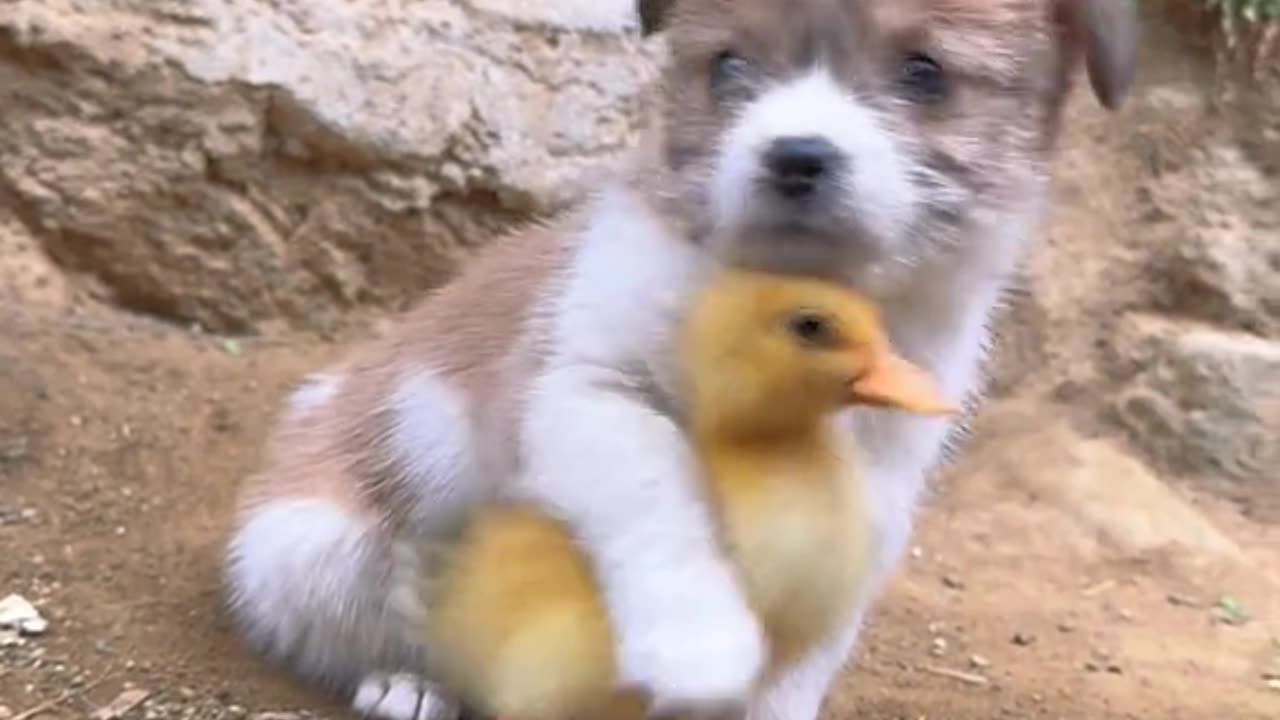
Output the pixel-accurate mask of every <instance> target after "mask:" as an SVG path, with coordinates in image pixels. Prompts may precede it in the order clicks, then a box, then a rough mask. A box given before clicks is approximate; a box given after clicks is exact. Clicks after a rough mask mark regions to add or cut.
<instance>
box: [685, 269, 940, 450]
mask: <svg viewBox="0 0 1280 720" xmlns="http://www.w3.org/2000/svg"><path fill="white" fill-rule="evenodd" d="M683 340H684V361H685V377H686V381H687V383H688V385H689V390H690V392H691V403H692V406H691V412H692V413H693V414H694V416H695V422H698V418H701V421H702V422H704V423H705V422H713V423H715V422H718V423H733V424H737V425H744V424H746V425H752V424H759V425H760V426H761V427H763V426H774V425H779V424H785V423H804V422H806V421H812V420H817V419H820V418H821V417H822V416H824V415H826V414H829V413H831V412H834V411H836V410H839V409H841V408H845V407H850V406H856V405H865V406H874V407H880V408H891V409H896V410H901V411H905V412H911V413H917V414H926V415H940V414H950V413H952V412H954V409H953V408H952V407H951V406H950V405H949V404H948V403H947V402H946V401H945V400H944V399H943V397H942V395H941V392H940V391H939V389H938V388H937V387H936V386H935V384H934V382H933V380H932V379H931V378H930V377H929V376H928V374H926V373H925V372H924V371H923V370H920V369H919V368H917V367H916V366H914V365H912V364H911V363H910V362H909V361H907V360H906V359H904V358H902V357H901V356H899V355H898V354H896V353H895V352H894V351H893V349H892V348H891V347H890V344H889V340H888V338H887V336H886V334H885V332H884V329H883V327H882V326H881V323H880V318H879V314H878V313H877V311H876V308H875V306H874V305H873V304H872V303H871V302H870V301H868V300H867V299H865V298H863V297H861V296H859V295H858V294H856V293H854V292H851V291H849V290H848V289H846V288H843V287H841V286H838V285H835V284H831V283H827V282H824V281H818V280H813V279H809V278H800V277H793V276H782V275H768V274H762V273H755V272H747V271H736V270H735V271H728V272H724V273H722V274H721V275H720V276H719V277H718V278H716V279H714V280H713V281H712V282H711V283H710V284H709V285H708V286H707V287H706V288H704V290H703V293H702V295H701V297H700V298H698V299H697V300H695V302H694V303H693V306H692V308H691V310H690V315H689V316H688V318H687V321H686V324H685V327H684V336H683Z"/></svg>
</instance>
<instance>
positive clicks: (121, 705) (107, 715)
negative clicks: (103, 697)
mask: <svg viewBox="0 0 1280 720" xmlns="http://www.w3.org/2000/svg"><path fill="white" fill-rule="evenodd" d="M150 696H151V691H150V690H143V689H141V688H132V689H129V690H125V691H124V692H122V693H120V694H119V695H117V696H116V699H115V700H112V701H111V702H109V703H107V704H106V705H104V706H102V707H100V708H98V709H97V710H94V711H93V714H92V715H90V716H89V717H90V718H91V719H92V720H119V718H121V717H124V715H125V714H127V713H128V712H129V711H130V710H133V709H134V708H136V707H138V706H139V705H141V704H142V703H143V702H144V701H145V700H146V699H147V698H148V697H150Z"/></svg>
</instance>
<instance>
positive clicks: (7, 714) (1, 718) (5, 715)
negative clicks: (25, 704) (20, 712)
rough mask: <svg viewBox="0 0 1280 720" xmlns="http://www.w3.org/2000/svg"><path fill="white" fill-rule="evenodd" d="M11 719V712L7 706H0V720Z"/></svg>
mask: <svg viewBox="0 0 1280 720" xmlns="http://www.w3.org/2000/svg"><path fill="white" fill-rule="evenodd" d="M11 717H13V711H12V710H10V709H9V707H8V706H7V705H0V720H9V718H11Z"/></svg>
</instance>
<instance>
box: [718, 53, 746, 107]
mask: <svg viewBox="0 0 1280 720" xmlns="http://www.w3.org/2000/svg"><path fill="white" fill-rule="evenodd" d="M750 87H751V63H749V62H747V60H746V59H745V58H743V57H742V56H741V55H738V54H737V53H735V52H734V51H732V50H721V51H720V52H718V53H716V56H715V58H714V59H713V60H712V61H711V91H712V92H713V93H715V95H716V97H717V99H721V100H726V99H734V98H737V97H740V96H742V95H743V94H745V93H747V92H748V91H749V90H750Z"/></svg>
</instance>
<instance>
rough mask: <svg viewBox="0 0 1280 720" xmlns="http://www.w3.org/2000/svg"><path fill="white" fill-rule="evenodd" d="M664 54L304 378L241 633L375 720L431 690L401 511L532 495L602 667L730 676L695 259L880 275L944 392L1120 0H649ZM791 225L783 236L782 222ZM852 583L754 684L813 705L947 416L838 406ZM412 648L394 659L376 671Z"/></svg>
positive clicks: (976, 343)
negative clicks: (608, 132) (557, 215)
mask: <svg viewBox="0 0 1280 720" xmlns="http://www.w3.org/2000/svg"><path fill="white" fill-rule="evenodd" d="M638 10H639V12H640V15H641V17H642V19H643V25H644V28H645V30H646V31H647V32H652V31H654V30H657V29H659V28H664V29H665V30H666V31H667V33H668V39H669V44H670V57H669V60H668V66H667V69H666V72H665V75H664V80H665V82H664V83H663V89H662V96H661V98H660V100H661V103H660V105H661V110H660V113H659V114H660V118H659V120H658V121H657V122H656V123H654V125H653V127H652V128H651V133H650V134H649V135H648V136H647V137H646V139H645V141H644V143H643V144H642V146H641V147H640V149H639V151H638V152H637V157H636V159H635V162H634V163H632V164H631V165H630V166H629V167H627V168H626V169H625V171H623V172H621V173H619V175H618V177H617V179H616V180H615V181H614V182H612V183H611V184H609V185H608V186H607V187H604V188H603V189H602V190H601V191H600V192H599V193H598V194H597V196H596V197H594V198H592V199H591V200H590V202H588V203H586V204H585V205H584V206H583V207H582V208H581V209H580V210H579V211H578V212H576V213H574V214H572V215H569V216H566V217H565V218H564V219H563V220H561V221H560V222H558V223H556V224H554V225H551V226H548V227H540V228H536V229H531V230H529V231H527V232H523V233H520V234H517V235H515V236H513V237H510V238H506V239H504V240H500V241H496V242H495V243H494V244H493V245H492V246H491V247H490V248H489V249H488V250H487V251H486V252H485V253H484V255H483V256H482V257H481V258H480V259H478V260H477V261H475V262H474V263H472V264H470V265H469V266H468V267H467V268H466V270H465V271H464V272H463V274H462V275H461V276H459V277H458V278H457V279H456V280H455V281H454V282H452V283H451V284H449V285H448V286H446V287H444V288H443V289H441V290H440V291H438V292H437V293H435V294H434V295H433V296H432V297H431V298H429V299H428V300H427V301H426V302H425V303H424V304H423V305H421V306H420V307H419V308H418V309H416V310H415V311H413V312H412V313H410V314H409V315H408V317H406V318H405V319H404V320H403V322H402V323H401V324H400V325H399V327H398V328H397V329H396V330H395V331H394V332H393V333H391V334H390V335H389V336H387V337H385V338H383V339H379V340H376V341H372V342H370V343H368V344H366V345H365V346H363V347H359V348H356V349H355V350H354V351H353V353H352V355H351V356H350V357H349V358H348V359H347V360H346V361H345V362H343V363H341V364H338V365H335V366H334V367H332V368H330V369H328V370H327V371H325V372H323V373H319V374H316V375H314V376H312V377H310V378H308V379H307V381H306V382H305V383H304V384H303V386H302V387H301V388H300V389H298V390H297V391H296V393H295V394H294V395H293V396H292V398H291V399H290V401H289V404H288V407H287V409H286V412H285V413H284V415H283V417H282V419H281V421H280V425H279V427H278V428H277V430H276V432H275V433H274V435H273V436H272V437H271V438H270V439H269V442H268V453H267V459H266V462H265V465H264V466H263V468H262V469H261V471H260V472H259V473H257V474H256V475H255V476H254V477H253V478H251V480H250V481H249V483H248V485H247V487H246V490H245V495H244V501H243V504H242V507H241V512H240V515H239V518H238V522H237V525H236V528H235V533H234V537H233V538H232V540H231V543H230V546H229V549H228V559H227V566H226V584H227V589H228V594H229V599H230V606H231V609H232V612H233V615H234V617H235V618H236V620H237V623H238V625H239V627H240V628H241V630H242V632H243V633H244V635H245V636H246V637H247V638H248V640H249V641H250V642H251V643H252V644H253V645H254V646H256V647H257V648H258V649H260V650H261V651H262V652H263V653H265V654H266V655H268V656H269V657H271V658H274V659H276V660H277V661H280V662H283V663H286V664H288V665H289V666H291V667H292V669H293V670H295V671H296V672H298V673H300V674H302V675H304V676H307V677H309V678H312V679H314V680H317V681H321V682H324V683H327V684H330V685H333V686H337V687H341V688H344V689H346V690H347V691H349V692H354V702H355V704H356V706H357V708H358V709H360V710H362V711H364V712H367V713H371V714H374V715H378V716H383V717H387V718H393V719H394V720H401V719H410V718H415V717H426V716H429V715H433V714H437V713H439V714H449V713H452V712H454V711H455V708H453V707H452V705H451V703H450V702H449V699H448V698H445V697H443V696H442V695H440V694H439V693H436V692H434V691H431V690H429V689H428V685H427V684H426V683H425V682H423V681H422V680H421V679H420V678H418V677H416V676H415V675H413V673H414V672H415V671H416V669H417V668H420V667H421V665H422V661H423V657H424V654H425V653H426V652H427V649H425V648H422V647H420V646H419V645H417V644H416V641H415V638H417V637H418V635H417V634H416V633H414V632H412V631H410V630H409V629H408V627H407V620H406V619H405V616H404V615H403V613H402V612H401V610H400V609H399V605H398V600H397V598H396V597H395V595H396V590H397V589H398V588H404V587H409V586H411V584H410V583H406V582H405V581H404V580H403V579H402V578H398V577H397V576H396V573H397V568H403V567H408V566H409V565H408V564H406V563H398V562H397V561H396V559H395V556H396V554H397V553H396V552H395V551H394V548H396V547H399V546H400V544H399V543H398V542H397V541H398V540H402V539H408V538H416V537H423V536H426V537H430V536H433V535H437V536H438V535H446V534H448V533H449V532H450V531H451V529H452V528H453V527H454V525H455V524H456V522H457V521H458V519H459V517H460V516H461V514H462V512H463V511H464V510H465V509H466V508H467V507H469V506H471V505H472V504H473V503H477V502H482V501H485V500H488V499H493V498H501V497H518V498H524V499H532V500H534V501H537V502H538V503H540V504H541V505H542V506H543V507H545V508H547V509H549V510H551V511H552V512H555V513H556V514H558V515H559V516H560V517H562V518H563V519H564V520H565V521H566V522H567V523H568V524H569V525H570V526H571V527H572V528H573V529H574V531H575V533H576V534H577V537H578V538H579V540H580V542H581V544H582V546H583V548H584V549H585V551H586V552H587V554H588V555H589V556H590V558H591V559H592V561H593V564H594V567H595V569H596V573H597V576H598V581H599V583H600V585H601V589H602V592H603V595H604V597H605V603H606V605H607V607H608V610H609V613H610V617H611V620H612V622H613V625H614V630H615V635H616V637H617V638H618V641H619V648H618V656H619V663H620V669H621V673H622V675H623V678H624V680H625V681H626V682H627V683H628V684H629V685H632V686H635V687H638V688H641V689H644V690H647V691H649V692H651V693H652V694H653V696H654V697H655V699H656V701H657V707H658V709H660V710H661V709H664V708H665V709H680V710H700V709H706V708H714V707H719V706H721V705H722V704H725V703H734V702H736V701H741V700H742V699H744V698H745V697H746V696H747V693H748V689H749V688H750V687H751V685H752V683H753V681H754V680H755V678H756V677H757V675H758V673H759V671H760V669H761V664H762V660H763V655H764V653H763V648H762V646H761V644H762V641H761V636H760V631H759V627H758V623H757V621H756V619H755V618H754V617H753V616H752V614H751V613H750V612H749V610H748V608H747V606H746V604H745V601H744V599H743V598H742V596H741V594H740V593H739V591H738V588H737V586H736V584H735V580H734V578H733V574H732V572H731V569H730V567H729V565H728V564H727V561H726V559H725V558H723V557H722V556H721V554H720V553H719V552H718V550H717V545H716V543H715V542H714V540H713V531H712V524H711V519H710V517H709V512H708V510H707V508H706V507H705V506H704V505H703V503H702V502H701V501H700V499H699V495H698V482H697V480H696V479H695V478H694V477H692V473H693V464H692V461H691V459H690V453H689V448H688V446H687V444H686V438H685V435H684V433H683V431H682V428H681V418H680V416H681V412H680V410H681V402H680V392H679V388H678V387H676V385H675V381H674V374H673V367H672V360H673V352H672V347H671V343H672V341H673V337H672V331H673V329H674V321H675V319H676V318H677V317H678V316H679V313H680V312H681V309H682V306H683V302H684V299H685V298H686V297H687V296H688V294H689V293H690V291H691V290H692V289H693V288H695V287H696V286H697V284H698V283H699V282H700V279H701V278H702V277H704V276H705V275H706V273H707V271H708V270H709V269H712V268H714V267H716V266H717V265H719V264H723V263H734V264H740V265H747V266H753V267H759V268H767V269H774V270H788V271H794V272H800V273H808V274H815V275H823V276H827V277H832V278H836V279H838V280H840V281H841V282H845V283H848V284H850V285H852V286H855V287H857V288H858V289H860V290H861V291H863V292H865V293H868V294H870V295H871V296H873V297H874V298H875V299H876V300H877V301H878V302H879V303H880V304H881V306H882V308H883V313H884V317H885V321H886V323H887V324H888V328H889V331H890V333H891V335H892V336H893V340H894V343H895V345H896V346H897V347H899V348H900V349H901V350H902V352H903V353H904V354H905V355H907V356H908V357H909V358H910V359H911V360H913V361H914V362H916V363H917V364H919V365H921V366H923V367H925V368H927V369H928V370H929V371H931V372H932V374H933V375H934V376H935V377H937V378H938V379H939V381H940V383H941V384H942V387H943V390H944V392H945V393H947V394H948V395H949V396H950V398H949V399H950V400H952V401H965V400H968V399H970V398H971V396H972V395H973V394H974V393H975V391H976V389H977V388H978V385H979V377H980V365H981V362H982V359H983V355H984V352H985V349H986V345H987V338H988V334H987V322H988V317H989V314H990V311H991V310H992V308H993V306H994V305H995V304H996V303H997V301H998V300H999V298H1000V295H1001V292H1002V289H1003V288H1004V287H1005V284H1006V283H1007V281H1008V279H1009V277H1010V275H1011V273H1012V271H1013V270H1014V268H1015V265H1016V264H1017V262H1018V261H1019V259H1020V257H1021V256H1022V254H1023V251H1024V248H1025V246H1026V245H1027V243H1028V241H1029V239H1030V237H1031V236H1032V235H1033V234H1034V232H1035V230H1036V226H1037V222H1038V219H1039V216H1040V211H1041V205H1042V203H1043V201H1044V198H1045V195H1046V192H1045V190H1046V184H1047V179H1048V175H1049V166H1050V161H1051V157H1052V154H1053V150H1054V146H1055V142H1056V140H1057V138H1058V135H1059V125H1060V122H1061V119H1062V108H1063V104H1064V100H1065V99H1066V96H1067V92H1068V87H1069V85H1070V82H1069V81H1070V78H1071V77H1072V74H1073V72H1074V70H1075V68H1076V67H1077V66H1078V65H1079V64H1080V60H1081V58H1082V57H1083V59H1084V60H1085V61H1086V62H1085V66H1086V67H1087V70H1088V74H1089V78H1090V81H1091V84H1092V87H1093V89H1094V92H1095V94H1096V95H1097V96H1098V98H1099V99H1100V100H1101V102H1102V103H1103V104H1104V105H1106V106H1107V107H1114V106H1116V105H1117V104H1118V103H1119V102H1120V100H1121V98H1122V97H1123V95H1124V93H1125V91H1126V89H1127V87H1128V84H1129V81H1130V77H1131V74H1132V65H1133V58H1134V50H1135V45H1136V19H1135V16H1134V13H1135V10H1134V8H1133V6H1132V3H1131V1H1130V0H668V1H666V2H659V1H654V0H639V2H638ZM779 238H784V240H781V241H780V240H779ZM848 422H849V427H850V430H851V432H852V433H853V435H854V437H855V439H856V441H857V443H858V444H859V445H860V446H861V448H860V453H859V456H860V457H862V458H864V461H865V467H863V468H861V469H862V471H863V473H864V474H865V476H866V477H867V478H868V491H867V492H868V495H869V497H868V498H867V500H868V504H869V506H870V507H871V508H872V514H873V519H874V527H873V532H874V536H875V542H876V548H877V550H876V562H875V575H876V577H877V582H875V583H874V586H875V587H874V588H873V589H872V590H871V591H869V592H868V593H867V595H866V597H865V598H863V600H862V602H861V604H860V608H859V610H858V612H857V613H855V616H854V617H850V618H849V622H848V625H847V627H846V630H845V632H843V633H842V634H841V635H840V637H835V638H832V639H831V641H830V643H829V644H828V645H827V647H825V648H824V649H823V650H822V651H820V652H817V653H815V654H814V655H813V657H811V658H809V659H808V660H807V661H805V662H804V663H803V664H802V666H801V667H800V668H799V669H797V670H796V671H795V672H793V673H792V674H791V675H790V676H788V677H786V678H784V679H783V680H782V681H780V682H779V683H777V684H776V685H775V686H774V687H770V688H768V689H766V690H765V691H764V692H763V693H762V694H761V695H760V696H758V697H755V698H753V699H752V705H751V717H752V718H756V719H759V720H763V719H765V718H777V719H779V720H782V719H785V720H812V718H813V717H815V715H816V713H817V711H818V707H819V704H820V702H821V700H822V697H823V695H824V693H825V691H826V688H827V686H828V684H829V682H830V680H831V678H832V677H833V675H834V674H835V673H836V671H837V670H838V669H839V668H840V666H841V665H842V663H843V662H844V660H845V658H846V657H847V655H848V654H849V652H850V649H851V647H852V645H853V642H854V639H855V637H856V636H857V634H858V630H859V626H860V623H861V619H862V616H863V614H864V613H865V611H866V608H867V606H868V605H869V604H870V602H871V601H872V599H873V597H874V595H875V594H876V593H877V592H878V587H879V586H880V585H881V581H882V580H883V579H884V578H885V577H886V576H887V575H888V573H889V572H890V571H891V569H892V568H893V567H894V565H895V564H896V562H897V560H898V558H899V556H900V554H901V552H902V549H903V547H904V545H905V543H906V542H907V539H908V536H909V534H910V531H911V525H912V515H913V511H914V509H915V506H916V504H917V501H918V499H919V497H920V495H921V492H922V489H923V488H924V486H925V479H926V475H927V473H928V472H929V470H930V469H931V468H932V467H933V466H934V465H935V464H936V463H937V461H938V460H939V458H940V456H941V454H942V452H943V450H944V447H945V446H946V444H947V440H948V438H949V437H951V436H952V431H953V430H954V427H953V426H951V425H950V424H948V423H947V422H946V421H944V420H937V419H924V418H918V417H907V416H898V415H895V414H891V413H869V412H865V411H864V412H859V411H855V412H852V413H850V415H849V417H848ZM395 673H408V674H395Z"/></svg>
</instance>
